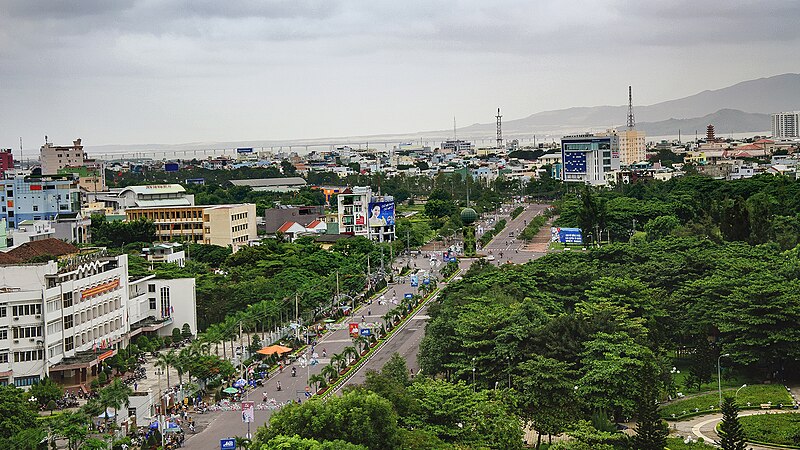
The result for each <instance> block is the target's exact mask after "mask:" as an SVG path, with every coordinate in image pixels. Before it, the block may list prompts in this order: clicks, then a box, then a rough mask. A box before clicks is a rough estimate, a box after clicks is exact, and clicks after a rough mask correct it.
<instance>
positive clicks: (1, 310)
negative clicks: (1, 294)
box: [0, 306, 8, 317]
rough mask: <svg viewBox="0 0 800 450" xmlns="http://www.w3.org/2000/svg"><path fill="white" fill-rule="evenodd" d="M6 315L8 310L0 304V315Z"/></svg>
mask: <svg viewBox="0 0 800 450" xmlns="http://www.w3.org/2000/svg"><path fill="white" fill-rule="evenodd" d="M7 315H8V312H7V311H6V307H5V306H0V317H6V316H7Z"/></svg>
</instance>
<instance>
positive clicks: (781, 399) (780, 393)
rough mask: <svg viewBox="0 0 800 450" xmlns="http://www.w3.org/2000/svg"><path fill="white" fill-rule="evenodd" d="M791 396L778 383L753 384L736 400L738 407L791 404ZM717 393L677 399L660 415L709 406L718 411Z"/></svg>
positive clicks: (670, 415)
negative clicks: (770, 403)
mask: <svg viewBox="0 0 800 450" xmlns="http://www.w3.org/2000/svg"><path fill="white" fill-rule="evenodd" d="M736 389H738V388H736ZM734 392H736V390H735V389H727V390H723V393H722V395H725V394H728V395H732V394H733V393H734ZM791 401H792V397H791V396H789V393H787V392H786V388H785V387H783V386H782V385H780V384H759V385H755V386H747V387H746V388H744V389H742V390H741V391H739V395H738V396H737V397H736V402H737V404H738V405H739V407H740V408H748V403H750V406H749V407H751V408H752V407H758V405H760V404H762V403H769V402H772V404H773V405H778V404H779V403H783V404H784V405H788V404H791ZM718 404H719V394H718V393H717V392H710V393H708V394H703V395H699V396H697V397H692V398H687V399H685V400H678V401H676V402H673V403H670V404H669V405H665V406H663V407H662V408H661V409H660V410H659V412H660V413H661V417H663V418H665V419H670V418H673V414H674V415H675V416H676V417H680V416H682V415H684V414H690V413H692V412H694V410H695V409H699V410H701V411H711V408H710V407H711V406H713V407H714V409H715V410H716V411H719V405H718Z"/></svg>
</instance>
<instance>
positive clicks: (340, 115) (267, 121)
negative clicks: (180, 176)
mask: <svg viewBox="0 0 800 450" xmlns="http://www.w3.org/2000/svg"><path fill="white" fill-rule="evenodd" d="M798 23H800V1H797V0H785V1H778V0H774V1H769V0H761V1H736V0H702V1H698V0H673V1H652V0H635V1H613V0H607V1H603V0H594V1H580V0H571V1H566V0H527V1H523V0H520V1H514V0H483V1H472V0H462V1H435V0H419V1H417V0H394V1H379V0H364V1H355V0H353V1H340V0H250V1H235V0H182V1H162V0H117V1H114V0H80V1H78V0H74V1H63V0H49V1H46V0H0V62H2V65H0V147H13V148H17V147H18V146H19V137H20V136H22V137H23V138H24V139H25V148H26V149H27V148H38V146H39V145H41V143H42V141H43V139H44V135H45V134H47V135H49V136H50V140H51V141H54V142H55V143H57V144H58V143H65V144H66V143H69V142H70V141H71V140H72V139H74V138H76V137H82V138H83V140H84V143H85V144H86V145H101V144H134V143H162V144H170V143H186V142H205V141H234V140H251V139H302V138H316V137H328V136H352V135H365V134H378V133H402V132H415V131H423V130H439V129H448V128H450V127H452V120H453V116H457V118H458V123H459V126H466V125H469V124H472V123H475V122H482V123H486V122H492V121H493V120H494V119H493V116H494V113H495V111H496V108H497V107H501V108H502V109H503V114H504V117H505V118H506V119H514V118H520V117H524V116H527V115H529V114H532V113H535V112H539V111H543V110H549V109H559V108H565V107H570V106H593V105H603V104H611V105H620V104H624V103H626V101H627V98H626V97H627V86H628V84H632V85H633V86H634V97H635V98H634V102H635V103H637V104H652V103H657V102H660V101H664V100H670V99H673V98H677V97H682V96H686V95H691V94H694V93H696V92H699V91H701V90H705V89H718V88H722V87H725V86H728V85H731V84H734V83H737V82H739V81H744V80H748V79H752V78H759V77H765V76H772V75H777V74H781V73H786V72H800V60H799V59H798V56H800V45H798V44H800V37H799V36H800V33H797V26H798Z"/></svg>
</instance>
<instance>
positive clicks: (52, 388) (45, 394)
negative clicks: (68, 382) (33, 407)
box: [28, 377, 64, 406]
mask: <svg viewBox="0 0 800 450" xmlns="http://www.w3.org/2000/svg"><path fill="white" fill-rule="evenodd" d="M28 393H29V394H30V395H31V397H36V400H38V402H39V405H40V406H45V405H47V404H48V403H50V402H51V401H56V400H60V399H61V398H62V397H64V389H62V388H61V386H59V385H57V384H56V383H54V382H53V380H51V379H50V377H44V378H42V380H41V381H39V382H38V383H37V384H35V385H33V386H31V388H30V390H29V391H28Z"/></svg>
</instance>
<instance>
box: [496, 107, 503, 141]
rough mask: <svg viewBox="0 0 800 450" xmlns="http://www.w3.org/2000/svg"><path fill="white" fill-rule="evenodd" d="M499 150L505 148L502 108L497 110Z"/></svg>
mask: <svg viewBox="0 0 800 450" xmlns="http://www.w3.org/2000/svg"><path fill="white" fill-rule="evenodd" d="M495 118H496V119H497V148H503V116H501V115H500V108H497V115H496V116H495Z"/></svg>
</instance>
